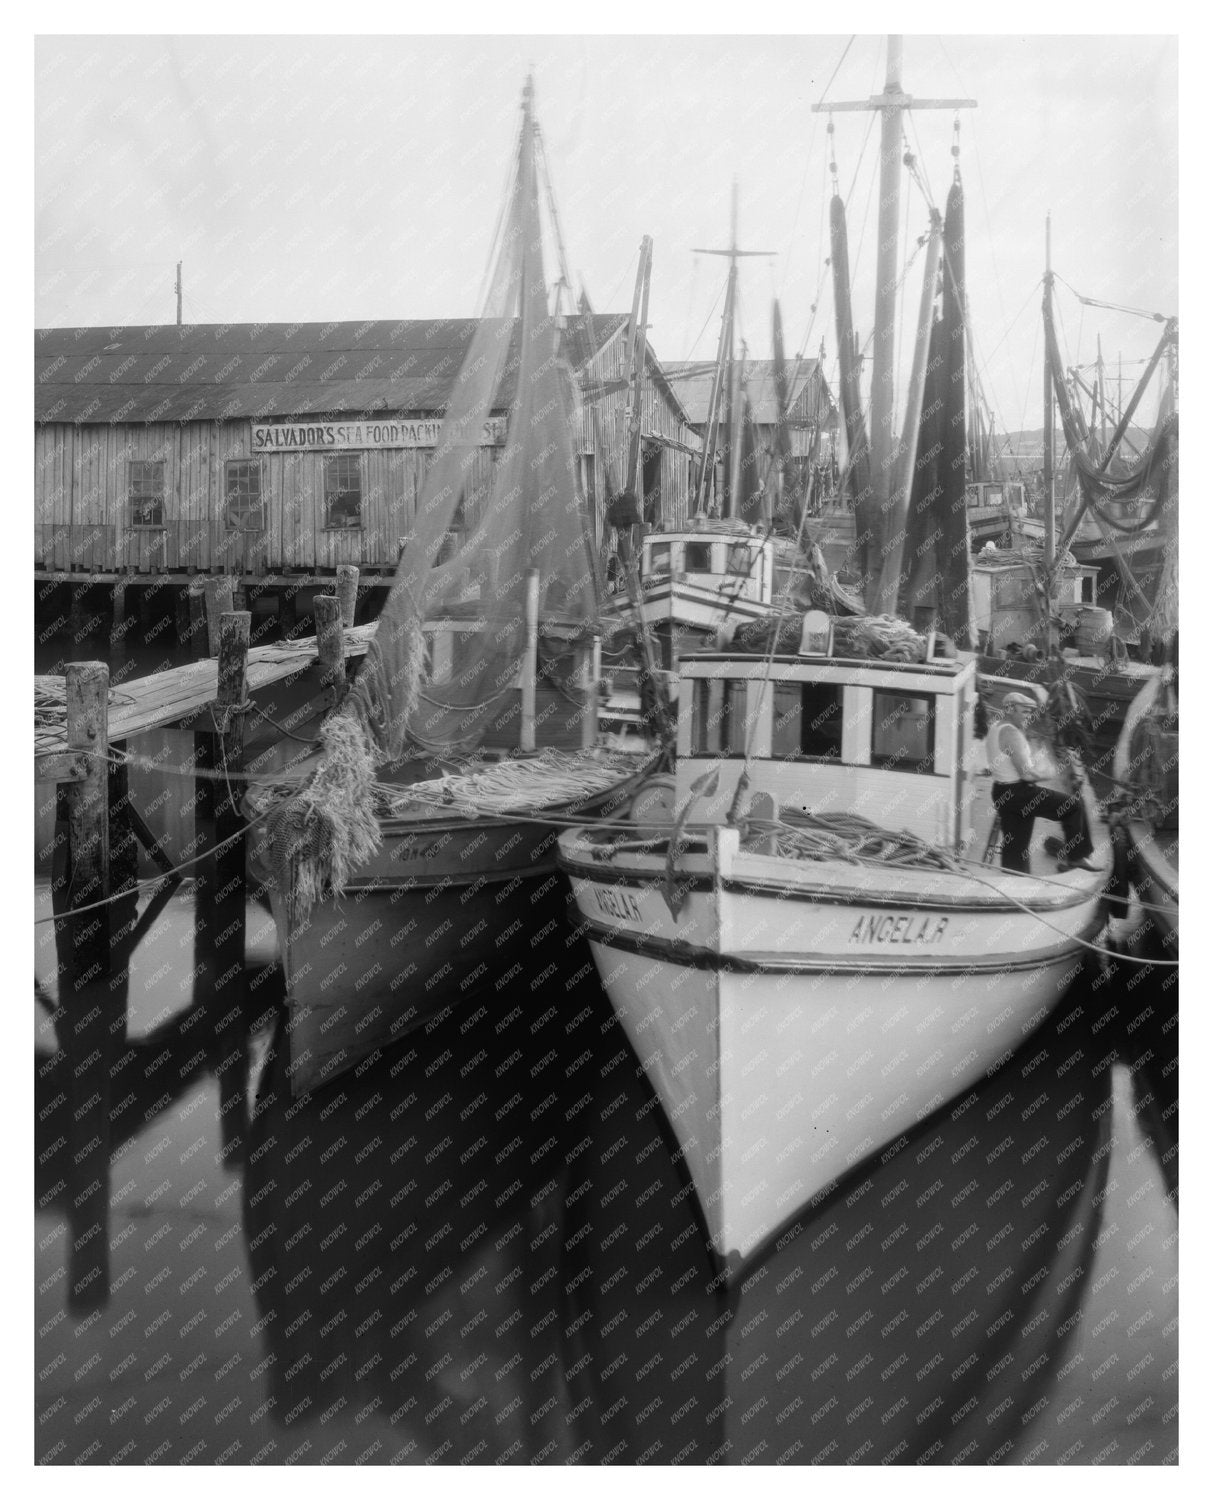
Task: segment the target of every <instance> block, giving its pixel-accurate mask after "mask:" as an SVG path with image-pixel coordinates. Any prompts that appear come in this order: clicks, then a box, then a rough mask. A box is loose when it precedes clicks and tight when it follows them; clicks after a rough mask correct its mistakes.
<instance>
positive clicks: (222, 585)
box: [205, 577, 233, 656]
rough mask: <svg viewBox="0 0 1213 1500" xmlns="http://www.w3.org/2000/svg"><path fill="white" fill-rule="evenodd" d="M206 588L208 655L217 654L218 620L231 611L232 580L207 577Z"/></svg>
mask: <svg viewBox="0 0 1213 1500" xmlns="http://www.w3.org/2000/svg"><path fill="white" fill-rule="evenodd" d="M205 588H206V625H207V632H208V643H209V649H208V651H207V655H208V656H218V655H219V621H220V619H221V617H222V616H223V615H225V614H231V613H232V612H233V611H232V580H231V579H230V578H227V577H219V578H208V579H207V580H206V583H205Z"/></svg>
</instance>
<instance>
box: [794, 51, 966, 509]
mask: <svg viewBox="0 0 1213 1500" xmlns="http://www.w3.org/2000/svg"><path fill="white" fill-rule="evenodd" d="M976 108H977V100H976V99H915V98H913V97H912V96H911V95H910V94H906V93H903V92H902V87H901V37H899V36H891V37H889V39H888V53H887V61H886V68H885V86H884V93H883V94H875V95H873V96H872V97H871V98H870V99H864V100H856V101H854V102H851V103H846V104H824V103H823V104H814V105H813V112H814V113H815V114H822V113H825V114H830V113H832V112H833V111H834V110H870V109H876V110H879V111H880V216H879V224H878V230H877V252H876V254H877V260H876V329H875V335H874V339H873V349H872V399H871V411H872V422H871V434H872V436H871V453H872V487H873V489H874V491H875V498H876V500H877V501H878V502H879V504H880V505H881V507H882V508H883V507H887V505H888V502H889V498H890V495H891V493H892V485H893V466H894V463H895V461H896V450H897V437H896V435H895V433H894V425H895V422H896V413H895V411H894V400H893V395H894V387H895V383H896V379H897V371H896V369H895V368H894V355H895V352H896V344H897V338H896V335H897V322H896V314H897V283H898V260H899V253H900V245H899V238H900V236H899V229H900V226H899V223H898V220H899V217H900V210H901V168H902V114H903V112H904V111H905V110H908V109H952V110H957V109H976Z"/></svg>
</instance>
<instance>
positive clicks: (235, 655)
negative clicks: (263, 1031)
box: [199, 610, 252, 1165]
mask: <svg viewBox="0 0 1213 1500" xmlns="http://www.w3.org/2000/svg"><path fill="white" fill-rule="evenodd" d="M251 624H252V615H251V614H250V613H249V612H248V611H247V610H229V611H228V612H226V613H225V614H224V615H223V617H222V619H221V621H220V627H219V690H218V693H217V695H216V699H215V720H216V723H217V726H218V732H217V734H216V737H215V751H216V754H215V759H216V762H217V764H218V766H219V768H220V770H222V771H224V772H225V773H226V776H225V779H224V780H223V781H218V782H216V783H215V796H216V802H217V807H216V814H215V837H216V853H215V874H214V886H213V888H212V899H211V900H210V901H209V902H208V903H207V906H206V911H205V916H203V914H202V913H199V916H200V919H201V920H203V921H204V922H205V923H207V924H208V926H209V928H210V934H211V938H212V942H211V945H210V952H209V955H208V956H209V959H210V962H211V964H212V965H213V967H212V970H211V997H213V998H211V1000H210V1002H209V1003H210V1004H213V1006H214V1010H213V1012H212V1013H211V1016H210V1022H211V1027H212V1029H213V1034H214V1036H215V1038H216V1041H217V1043H218V1047H217V1056H216V1072H217V1073H218V1076H219V1080H220V1095H221V1098H222V1101H223V1105H224V1111H223V1115H222V1128H221V1137H222V1145H223V1155H224V1159H225V1161H227V1162H228V1164H229V1165H234V1164H235V1163H236V1162H237V1161H238V1159H239V1152H240V1148H241V1143H242V1139H243V1119H242V1108H241V1106H242V1100H243V1087H242V1077H241V1072H240V1067H241V1060H242V1058H243V1049H244V1037H245V1020H244V1014H243V1012H244V1001H245V995H246V988H245V980H246V975H245V965H244V946H245V924H246V913H245V899H246V889H245V882H246V875H245V871H246V854H245V844H246V842H247V840H246V839H245V837H244V834H243V830H244V814H243V812H242V811H241V806H240V800H241V797H242V794H243V790H244V780H243V777H242V775H241V774H240V773H241V772H242V771H243V769H244V716H245V711H246V708H247V700H248V649H249V629H250V626H251ZM229 840H230V842H229ZM232 1085H235V1093H233V1087H232ZM237 1095H239V1099H237V1097H236V1096H237Z"/></svg>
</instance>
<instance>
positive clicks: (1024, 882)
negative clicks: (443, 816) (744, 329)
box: [559, 38, 1112, 1276]
mask: <svg viewBox="0 0 1213 1500" xmlns="http://www.w3.org/2000/svg"><path fill="white" fill-rule="evenodd" d="M900 62H901V48H900V40H899V39H898V38H890V41H889V48H888V74H887V80H886V87H885V92H884V94H883V95H881V96H877V97H876V98H874V99H872V100H869V101H864V102H863V103H861V104H858V105H855V106H849V105H842V106H838V107H839V108H842V109H846V108H852V107H855V108H862V109H868V108H875V109H878V110H879V111H880V113H881V116H882V130H881V159H882V163H883V166H882V175H881V192H880V226H879V231H878V244H879V256H880V263H879V265H878V267H877V316H876V333H875V335H874V349H873V360H872V365H873V373H872V395H871V402H870V424H869V418H868V416H867V415H866V414H865V411H864V407H863V402H862V401H861V399H860V393H859V369H858V366H859V359H858V352H859V351H858V344H857V341H856V339H855V336H854V327H853V321H852V317H851V293H850V283H849V255H848V250H847V236H846V220H845V205H844V202H843V199H842V196H841V191H840V185H839V179H838V169H837V164H836V162H834V161H833V160H831V164H830V165H831V171H832V173H833V174H834V179H835V181H834V197H833V199H832V202H831V205H830V224H831V260H832V267H833V276H834V287H835V316H836V333H837V341H838V348H839V353H840V389H841V408H842V414H843V418H844V420H845V423H846V437H847V454H848V456H847V471H846V474H845V476H844V481H845V482H844V492H845V494H846V495H847V496H848V498H849V501H850V503H851V504H852V506H853V513H854V517H855V527H856V542H855V550H854V561H853V568H854V572H855V574H856V575H857V577H858V579H859V588H860V589H862V594H863V600H862V604H861V605H860V606H859V608H860V610H861V611H865V612H864V613H859V614H856V612H855V608H854V605H853V604H851V603H850V601H849V599H848V600H847V601H846V602H844V601H843V599H842V598H840V597H838V596H837V593H836V586H835V589H832V590H831V591H830V592H831V594H832V595H834V597H830V598H824V599H822V600H820V601H817V600H815V601H814V602H815V603H818V602H820V604H821V605H823V606H824V609H828V610H829V613H825V612H823V608H814V609H812V610H809V611H808V612H807V613H805V614H804V615H803V618H800V617H793V618H792V619H790V620H784V621H780V620H779V619H778V618H776V617H774V616H772V617H771V618H769V619H767V620H766V621H759V622H757V623H756V624H755V625H752V626H743V627H740V628H739V630H738V631H737V632H736V634H735V636H734V639H733V641H732V643H731V645H730V646H729V648H728V649H722V650H718V651H716V652H708V653H704V654H700V655H698V656H691V657H684V658H683V660H682V663H681V666H680V682H679V700H678V728H677V754H676V762H675V773H674V778H673V785H672V787H669V786H668V785H665V784H658V785H656V786H654V787H653V788H652V789H651V790H650V792H649V794H648V795H647V796H644V795H642V796H641V797H639V798H638V799H637V802H636V804H635V809H634V814H633V816H634V820H635V821H634V826H633V828H632V830H631V831H630V832H629V831H621V830H620V829H619V828H600V829H587V830H585V831H582V832H570V833H566V834H564V835H562V836H561V839H560V842H559V849H560V862H561V865H562V866H563V867H564V869H565V870H566V871H567V872H568V874H569V876H570V878H571V880H572V884H573V890H574V895H575V899H576V904H577V909H578V914H579V917H580V919H581V921H582V923H583V926H584V930H585V932H586V935H587V937H588V939H589V942H590V946H591V948H592V950H593V953H594V957H595V961H596V962H597V965H598V968H599V972H600V974H601V977H602V979H603V983H604V984H605V986H606V989H607V991H608V993H609V995H610V997H611V1000H612V1003H613V1005H614V1007H615V1010H616V1012H617V1013H618V1015H619V1017H620V1019H621V1021H622V1024H623V1027H624V1029H625V1031H626V1032H627V1034H628V1036H629V1038H630V1039H631V1042H632V1045H633V1047H634V1048H635V1050H636V1053H637V1056H638V1057H639V1059H640V1061H641V1063H642V1065H643V1067H644V1069H645V1071H646V1073H647V1074H648V1076H649V1079H650V1081H651V1083H652V1085H653V1087H654V1089H655V1091H656V1094H657V1096H658V1098H659V1099H660V1101H661V1103H662V1105H663V1106H664V1110H665V1114H666V1117H667V1119H668V1122H669V1125H670V1128H671V1130H672V1132H673V1134H674V1136H675V1138H676V1141H677V1151H678V1155H679V1157H680V1159H681V1160H682V1161H683V1162H684V1163H685V1166H686V1169H687V1171H688V1172H689V1175H690V1179H691V1181H692V1183H693V1184H694V1188H695V1193H696V1198H697V1200H698V1202H699V1204H700V1207H701V1208H702V1211H703V1216H704V1221H705V1226H706V1230H707V1235H708V1239H709V1241H710V1244H711V1247H712V1250H713V1252H714V1253H715V1255H716V1256H717V1257H718V1258H719V1260H720V1262H721V1263H722V1265H723V1267H724V1269H725V1272H726V1274H727V1275H730V1276H731V1275H735V1274H736V1273H737V1272H738V1270H739V1268H740V1267H741V1266H743V1265H745V1264H746V1263H747V1261H748V1260H749V1259H750V1258H751V1257H752V1256H753V1255H755V1254H756V1253H758V1252H760V1251H761V1250H762V1248H763V1246H764V1245H766V1244H768V1243H769V1242H770V1241H771V1240H772V1238H773V1237H775V1236H777V1235H778V1233H779V1231H780V1229H781V1228H782V1227H783V1226H784V1225H785V1224H786V1222H787V1221H788V1220H789V1219H790V1218H791V1217H793V1216H795V1215H797V1214H798V1213H800V1212H801V1211H802V1210H803V1209H804V1208H805V1207H806V1205H812V1204H814V1203H815V1202H818V1201H820V1199H821V1198H822V1197H823V1196H824V1195H825V1194H826V1193H828V1192H829V1191H830V1190H831V1187H832V1185H834V1184H835V1183H837V1182H838V1181H839V1179H840V1178H842V1177H844V1176H845V1175H846V1174H847V1173H848V1172H849V1171H850V1170H851V1169H853V1168H857V1167H858V1166H860V1164H862V1163H863V1162H864V1161H865V1160H866V1159H867V1158H868V1157H869V1156H871V1155H872V1154H873V1153H876V1152H879V1151H881V1150H882V1149H884V1148H886V1147H888V1146H889V1144H890V1143H891V1142H894V1141H896V1140H898V1139H899V1138H900V1137H901V1136H902V1135H903V1134H904V1133H906V1132H908V1131H910V1130H911V1129H912V1128H913V1127H914V1126H915V1125H916V1124H917V1123H918V1122H919V1121H921V1120H922V1119H924V1118H925V1117H926V1116H927V1115H929V1114H930V1113H931V1112H932V1111H933V1110H935V1109H937V1108H939V1107H940V1106H941V1105H943V1104H945V1103H946V1102H948V1101H950V1100H952V1099H954V1098H955V1097H956V1096H957V1095H958V1094H960V1093H961V1092H963V1091H964V1090H965V1089H966V1088H968V1087H969V1086H970V1085H972V1084H973V1083H975V1082H976V1081H977V1080H979V1079H981V1078H983V1077H984V1076H985V1075H986V1074H987V1073H988V1072H990V1071H992V1070H993V1069H995V1068H997V1066H998V1065H999V1063H1000V1062H1001V1061H1003V1060H1004V1059H1005V1058H1007V1057H1009V1056H1010V1055H1011V1053H1012V1052H1013V1051H1014V1050H1015V1048H1016V1047H1017V1046H1019V1045H1020V1044H1021V1043H1022V1042H1023V1041H1024V1039H1025V1037H1026V1036H1028V1035H1029V1034H1030V1033H1031V1032H1032V1030H1033V1029H1034V1028H1035V1027H1036V1026H1037V1025H1039V1023H1040V1022H1041V1021H1042V1020H1043V1019H1044V1018H1045V1016H1046V1015H1048V1013H1049V1010H1050V1008H1051V1006H1052V1005H1053V1004H1054V1003H1055V1002H1056V1001H1057V1000H1058V998H1059V997H1060V996H1061V995H1062V994H1063V993H1064V991H1065V990H1066V988H1067V987H1068V985H1069V984H1070V982H1071V981H1072V980H1073V979H1074V978H1075V977H1076V976H1077V974H1078V972H1079V969H1080V967H1081V965H1082V962H1083V959H1084V954H1085V951H1086V946H1087V945H1089V944H1091V942H1092V940H1093V939H1094V938H1095V936H1096V935H1097V933H1098V932H1099V931H1100V929H1101V927H1102V925H1103V922H1104V912H1103V895H1102V893H1103V889H1104V886H1105V884H1106V881H1107V878H1108V876H1109V874H1110V872H1111V868H1112V858H1111V847H1110V840H1109V838H1108V836H1107V834H1106V833H1105V832H1104V831H1103V830H1102V829H1101V828H1100V826H1099V824H1098V811H1097V808H1096V805H1095V802H1094V798H1093V796H1092V794H1091V791H1090V789H1089V786H1088V784H1087V782H1086V779H1085V776H1084V774H1083V772H1082V769H1081V766H1079V765H1078V764H1077V763H1076V760H1075V758H1074V756H1073V755H1072V754H1071V753H1070V751H1069V750H1065V749H1063V748H1062V747H1061V746H1059V755H1058V758H1057V765H1058V766H1060V767H1061V768H1062V770H1063V772H1064V777H1063V779H1061V780H1060V781H1059V783H1058V784H1057V786H1056V788H1055V789H1056V790H1059V791H1064V792H1065V793H1066V794H1067V795H1075V796H1078V797H1081V799H1082V800H1083V802H1084V804H1085V810H1086V821H1087V826H1088V829H1089V830H1090V832H1091V834H1092V838H1093V841H1094V843H1093V857H1092V858H1089V859H1086V860H1084V861H1083V863H1082V864H1081V865H1077V866H1073V867H1070V866H1066V867H1059V866H1058V864H1057V863H1056V861H1055V860H1054V858H1053V857H1051V856H1050V855H1049V854H1048V853H1047V852H1046V849H1045V844H1044V834H1045V831H1046V828H1045V825H1043V824H1041V823H1038V824H1037V825H1036V831H1035V838H1034V840H1033V844H1032V847H1031V849H1030V851H1029V867H1028V869H1027V870H1026V871H1025V870H1023V869H1022V868H1021V869H1017V870H1015V869H1010V868H1003V867H1002V865H1001V864H995V863H994V862H993V861H994V856H995V851H996V849H997V848H998V844H999V830H998V829H997V828H996V827H995V826H994V815H993V808H992V804H991V797H990V788H991V786H992V783H991V782H990V781H989V779H988V776H989V773H988V771H985V770H983V768H982V766H981V761H982V760H983V758H984V757H983V756H982V753H981V750H980V747H978V746H975V745H974V739H975V732H974V722H975V708H976V704H977V672H978V664H977V662H976V660H975V659H973V658H972V657H969V656H964V655H961V654H960V653H959V652H958V650H957V646H959V647H961V648H964V647H965V646H966V645H967V644H968V642H969V640H970V637H971V619H970V607H969V596H970V579H969V551H970V542H969V532H968V524H967V516H966V498H965V483H964V479H965V408H964V396H965V388H966V378H965V346H966V341H967V338H966V328H965V308H966V293H965V281H964V231H963V220H964V203H963V192H962V189H961V183H960V175H959V167H958V166H957V167H956V169H955V170H954V173H953V182H952V186H951V189H950V191H949V194H948V199H947V211H946V215H945V214H944V213H941V212H940V211H939V210H938V209H937V208H935V207H934V206H933V205H931V206H930V212H929V223H928V226H927V231H926V233H925V234H924V236H923V238H922V240H921V241H920V244H921V245H922V246H923V248H924V249H925V256H924V266H923V283H922V288H923V289H922V295H921V300H920V310H919V317H918V325H917V331H916V335H915V341H914V350H913V361H912V367H911V371H910V375H909V379H908V381H907V382H906V383H905V386H904V389H905V392H906V397H905V411H904V419H903V421H902V423H900V424H898V423H897V422H896V420H895V417H896V413H895V411H894V399H893V396H894V388H895V385H896V384H897V382H896V379H895V377H896V374H897V371H896V368H895V364H896V362H895V358H894V350H895V339H894V330H895V326H896V323H895V311H896V309H895V302H896V289H897V286H898V282H899V277H898V275H897V269H898V265H899V250H898V213H899V207H898V204H899V191H900V190H899V185H898V164H899V163H900V162H901V160H902V124H901V121H902V117H903V112H904V109H905V108H906V107H907V106H908V105H909V104H910V103H912V101H911V100H910V98H909V96H908V95H906V94H905V93H904V92H903V90H902V85H901V71H900ZM970 102H971V101H965V100H931V101H929V103H928V104H927V105H926V106H925V107H928V108H935V107H948V108H963V107H965V106H966V105H967V104H968V103H970ZM820 107H821V108H823V109H831V108H834V107H835V106H832V105H824V104H823V105H822V106H820ZM830 129H831V132H832V129H833V127H832V126H831V127H830ZM954 139H955V137H954ZM831 154H832V155H833V148H831ZM957 154H958V153H957V150H956V149H954V152H953V155H954V158H955V157H956V156H957ZM906 159H907V162H908V163H909V164H910V165H911V168H912V169H913V162H914V158H913V157H911V156H907V158H906ZM898 433H900V437H899V436H898ZM709 446H710V445H709ZM920 454H921V462H920V461H919V455H920ZM1052 521H1053V518H1052V515H1051V513H1050V514H1049V515H1048V516H1047V517H1046V536H1050V535H1052ZM1046 563H1047V566H1048V567H1049V568H1050V569H1052V567H1053V566H1054V563H1055V558H1054V556H1053V555H1052V553H1050V555H1049V556H1048V558H1047V559H1046ZM899 615H900V617H901V618H898V616H899ZM911 620H912V621H913V625H911V624H910V623H908V622H909V621H911ZM944 632H946V634H944ZM954 643H955V644H954ZM1059 729H1060V731H1061V733H1060V736H1059V737H1060V738H1061V739H1062V740H1064V738H1065V735H1066V733H1067V730H1066V728H1065V725H1064V721H1063V724H1062V725H1060V726H1059ZM1037 771H1038V775H1040V774H1044V773H1043V770H1042V769H1041V768H1040V767H1038V768H1037ZM663 814H664V817H665V823H664V825H663V824H662V822H661V818H662V815H663ZM1076 852H1082V851H1076ZM1012 857H1014V854H1012Z"/></svg>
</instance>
